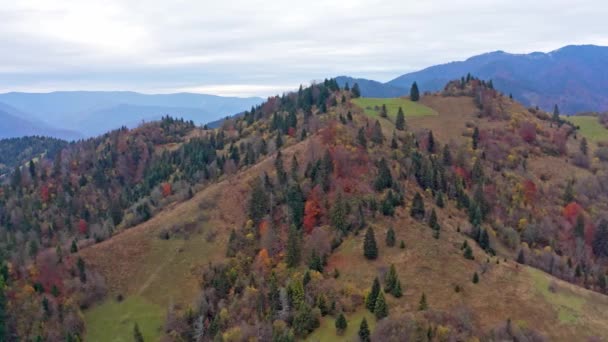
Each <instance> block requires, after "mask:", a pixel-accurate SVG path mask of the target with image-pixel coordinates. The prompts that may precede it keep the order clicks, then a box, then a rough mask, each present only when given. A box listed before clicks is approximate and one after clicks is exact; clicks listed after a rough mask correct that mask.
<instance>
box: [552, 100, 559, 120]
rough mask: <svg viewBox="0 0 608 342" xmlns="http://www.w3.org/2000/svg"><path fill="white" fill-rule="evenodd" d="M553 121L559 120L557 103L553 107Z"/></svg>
mask: <svg viewBox="0 0 608 342" xmlns="http://www.w3.org/2000/svg"><path fill="white" fill-rule="evenodd" d="M553 121H555V122H560V118H559V107H558V106H557V104H556V105H555V106H554V107H553Z"/></svg>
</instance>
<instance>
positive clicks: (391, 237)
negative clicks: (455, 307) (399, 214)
mask: <svg viewBox="0 0 608 342" xmlns="http://www.w3.org/2000/svg"><path fill="white" fill-rule="evenodd" d="M386 246H388V247H394V246H395V230H394V229H393V227H388V231H387V232H386Z"/></svg>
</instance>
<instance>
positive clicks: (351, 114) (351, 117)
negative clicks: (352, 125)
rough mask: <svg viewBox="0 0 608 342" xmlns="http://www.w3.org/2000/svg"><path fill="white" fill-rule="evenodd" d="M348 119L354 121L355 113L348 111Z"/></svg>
mask: <svg viewBox="0 0 608 342" xmlns="http://www.w3.org/2000/svg"><path fill="white" fill-rule="evenodd" d="M346 119H347V120H348V121H353V113H351V112H350V110H349V111H348V113H346Z"/></svg>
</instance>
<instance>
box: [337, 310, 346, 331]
mask: <svg viewBox="0 0 608 342" xmlns="http://www.w3.org/2000/svg"><path fill="white" fill-rule="evenodd" d="M335 325H336V332H337V334H338V335H342V334H343V333H344V331H345V330H346V328H347V327H348V322H346V317H344V314H343V313H341V312H340V315H338V318H336V323H335Z"/></svg>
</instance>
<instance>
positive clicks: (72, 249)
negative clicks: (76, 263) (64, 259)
mask: <svg viewBox="0 0 608 342" xmlns="http://www.w3.org/2000/svg"><path fill="white" fill-rule="evenodd" d="M76 252H78V245H77V244H76V239H74V240H72V245H71V246H70V253H72V254H73V253H76Z"/></svg>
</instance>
